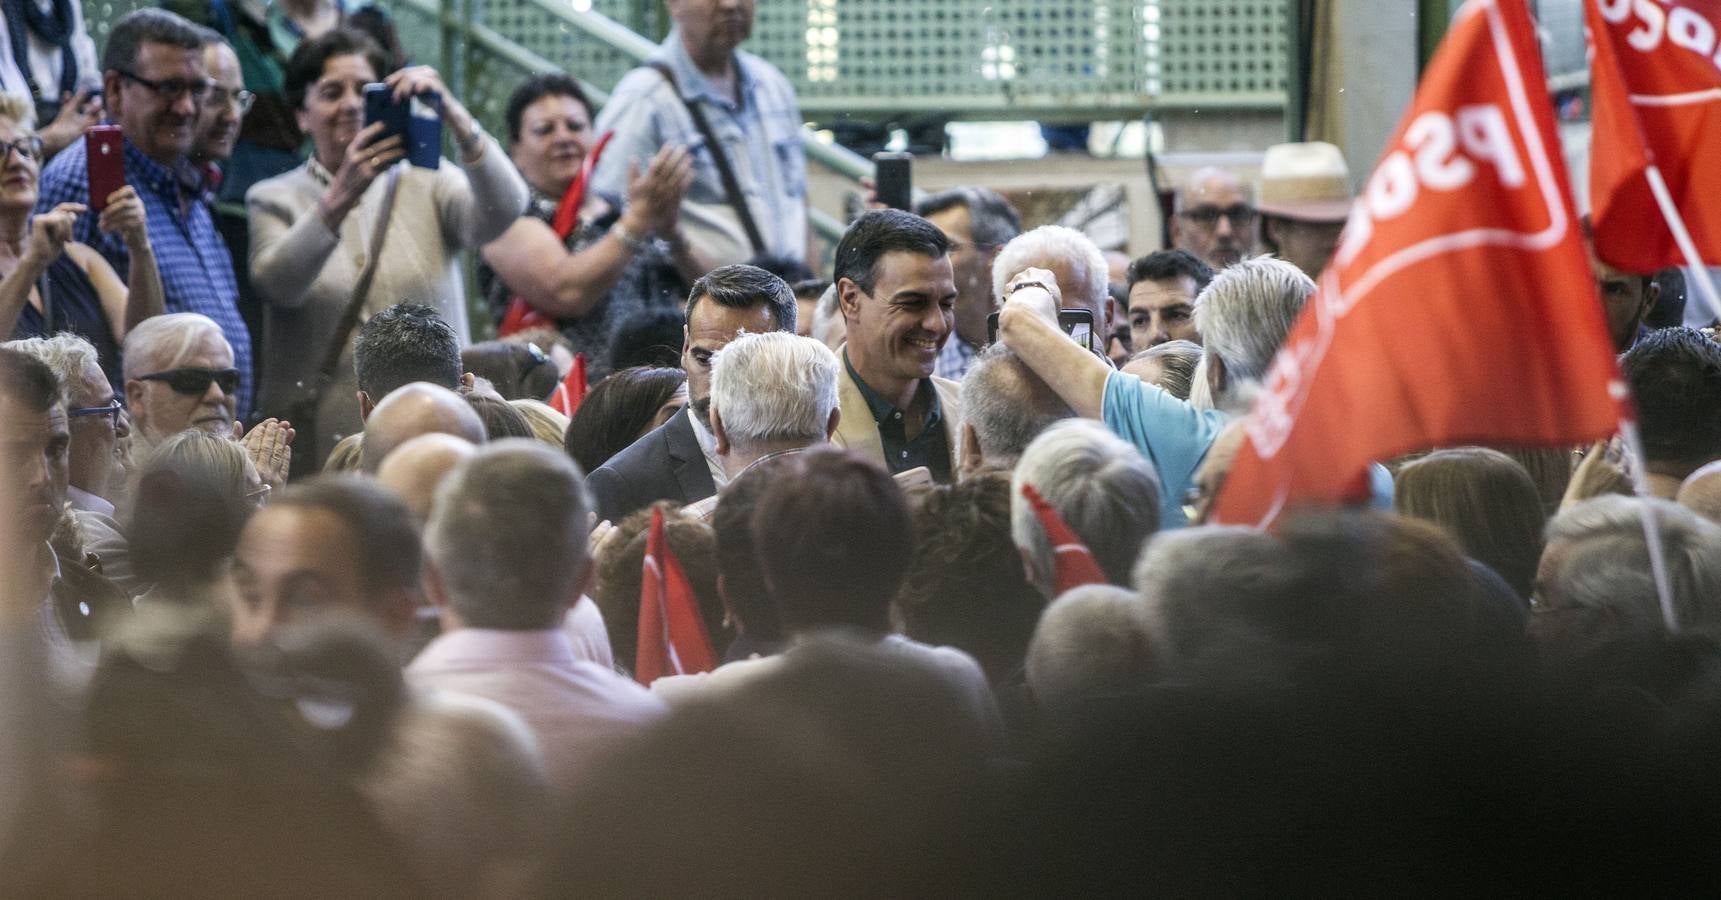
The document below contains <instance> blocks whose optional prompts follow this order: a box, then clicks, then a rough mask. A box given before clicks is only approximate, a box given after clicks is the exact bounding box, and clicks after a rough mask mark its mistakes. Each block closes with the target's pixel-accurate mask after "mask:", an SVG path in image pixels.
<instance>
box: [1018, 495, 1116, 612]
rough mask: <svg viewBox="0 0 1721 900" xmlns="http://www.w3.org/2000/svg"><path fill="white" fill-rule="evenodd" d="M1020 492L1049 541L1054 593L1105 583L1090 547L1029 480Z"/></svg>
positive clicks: (1104, 577)
mask: <svg viewBox="0 0 1721 900" xmlns="http://www.w3.org/2000/svg"><path fill="white" fill-rule="evenodd" d="M1022 496H1023V497H1026V498H1027V500H1028V505H1029V506H1032V507H1033V508H1034V515H1035V516H1036V517H1037V518H1039V520H1040V527H1041V528H1043V529H1045V530H1046V540H1047V541H1049V542H1050V543H1051V545H1052V562H1053V565H1054V566H1056V568H1057V571H1056V572H1055V573H1053V574H1054V576H1055V577H1054V578H1053V581H1054V587H1053V589H1054V590H1055V591H1057V593H1059V594H1062V593H1063V592H1065V591H1067V590H1070V589H1071V588H1079V587H1081V586H1082V585H1084V584H1106V583H1107V579H1106V574H1105V571H1104V570H1102V569H1101V568H1100V564H1099V563H1098V562H1097V561H1095V560H1094V554H1093V551H1091V550H1089V549H1088V545H1087V544H1084V543H1082V539H1081V537H1080V536H1078V535H1077V534H1076V532H1075V531H1074V530H1073V529H1071V528H1070V526H1069V523H1067V522H1065V521H1064V517H1063V516H1060V515H1058V511H1057V510H1055V509H1053V508H1052V504H1050V503H1048V502H1046V498H1045V497H1042V496H1040V492H1039V491H1038V490H1035V489H1034V486H1033V485H1031V484H1024V485H1022Z"/></svg>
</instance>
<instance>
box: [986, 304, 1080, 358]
mask: <svg viewBox="0 0 1721 900" xmlns="http://www.w3.org/2000/svg"><path fill="white" fill-rule="evenodd" d="M1058 327H1059V328H1061V329H1063V332H1064V333H1065V334H1067V335H1069V336H1070V340H1072V341H1075V342H1076V343H1078V344H1081V345H1082V346H1083V347H1086V348H1088V349H1089V350H1092V349H1093V348H1094V311H1093V310H1091V309H1082V308H1081V307H1079V306H1066V307H1062V308H1060V309H1059V310H1058ZM986 343H988V344H996V343H998V313H997V312H993V313H992V314H991V315H989V316H987V317H986Z"/></svg>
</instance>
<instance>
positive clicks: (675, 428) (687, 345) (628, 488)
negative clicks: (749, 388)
mask: <svg viewBox="0 0 1721 900" xmlns="http://www.w3.org/2000/svg"><path fill="white" fill-rule="evenodd" d="M767 331H786V332H789V333H790V334H793V333H794V331H795V295H794V293H793V292H792V291H790V290H789V285H788V283H786V282H785V281H783V279H781V278H778V277H777V276H775V275H772V274H771V273H770V272H767V271H765V270H764V269H761V268H758V267H756V266H749V265H744V264H741V265H732V266H720V267H718V268H716V269H712V270H711V271H710V272H709V273H707V274H706V275H705V277H703V278H701V279H699V280H698V281H696V282H694V283H693V288H692V290H690V291H689V292H688V295H687V325H686V327H685V328H684V329H683V330H682V345H681V367H682V368H683V369H686V370H687V396H688V400H689V403H688V406H687V410H686V412H684V413H682V414H681V415H677V416H675V417H674V418H672V419H670V420H669V421H668V422H666V423H664V424H663V425H662V426H661V427H659V428H657V429H656V430H654V431H652V432H651V433H650V434H647V435H646V436H645V437H642V438H640V439H639V440H637V441H634V442H633V444H631V445H629V446H628V448H627V449H625V450H623V451H622V452H620V453H617V454H616V455H615V456H614V457H611V458H610V460H609V462H607V463H604V464H603V465H602V466H600V467H598V469H597V470H596V471H594V472H592V473H591V477H590V478H589V479H588V481H587V485H588V486H589V487H590V488H591V491H592V496H593V497H595V498H596V499H597V506H598V516H599V518H602V519H607V520H609V521H611V522H619V521H621V518H622V517H623V516H626V515H627V514H628V513H631V512H633V511H634V510H636V509H643V508H644V507H646V506H648V505H650V504H651V503H653V502H655V501H657V500H674V501H675V502H677V503H682V504H687V503H695V502H698V501H700V500H703V499H705V498H706V497H709V496H711V495H712V494H715V493H717V489H718V488H720V487H722V486H723V485H724V484H726V483H727V482H728V480H729V478H728V476H727V475H726V474H725V473H724V471H723V464H722V462H721V461H720V460H719V458H718V455H717V438H716V435H714V434H713V433H712V431H711V418H710V415H711V366H712V361H713V360H714V359H715V358H716V356H717V354H718V352H719V351H721V350H722V349H723V348H724V347H726V346H728V345H729V342H730V341H733V340H735V339H736V338H737V337H739V336H741V335H742V334H743V333H747V334H761V333H764V332H767Z"/></svg>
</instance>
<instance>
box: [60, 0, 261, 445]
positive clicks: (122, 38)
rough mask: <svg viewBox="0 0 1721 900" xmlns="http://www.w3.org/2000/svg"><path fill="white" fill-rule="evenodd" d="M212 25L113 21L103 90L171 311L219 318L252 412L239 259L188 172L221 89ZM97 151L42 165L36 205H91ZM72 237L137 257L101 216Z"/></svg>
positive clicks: (146, 13) (121, 264)
mask: <svg viewBox="0 0 1721 900" xmlns="http://www.w3.org/2000/svg"><path fill="white" fill-rule="evenodd" d="M207 37H208V32H207V31H206V30H204V29H202V28H199V27H198V26H196V25H193V24H192V23H190V22H188V21H186V20H185V19H183V18H181V17H179V16H176V15H174V14H172V13H169V12H165V11H163V10H158V9H141V10H138V11H136V12H133V13H131V14H129V15H126V16H124V17H122V18H121V19H120V20H119V21H118V22H116V23H115V24H114V27H113V30H112V32H111V33H110V35H109V37H108V43H107V47H106V49H105V50H104V51H103V54H102V70H103V91H104V93H103V98H104V102H106V104H107V108H108V111H109V121H111V122H113V123H115V124H117V125H119V126H120V131H121V133H122V134H123V135H124V138H125V140H124V167H125V180H126V183H127V184H129V185H131V186H132V187H134V188H135V189H136V190H137V192H138V194H139V195H140V196H141V197H142V198H143V203H144V212H145V216H146V218H147V220H148V230H149V237H150V243H151V245H152V246H153V247H154V249H155V256H156V266H157V269H158V271H159V272H160V274H161V284H162V290H163V294H164V295H165V298H166V306H167V309H168V311H169V312H194V313H201V314H203V315H205V316H208V317H209V318H210V319H213V320H214V321H215V322H217V323H218V324H219V325H220V328H221V332H222V334H223V336H224V337H225V338H226V340H227V343H228V344H229V345H230V347H231V352H232V355H233V359H232V360H231V361H230V362H229V363H227V365H226V366H225V367H226V368H233V369H236V370H238V373H239V375H238V378H239V380H238V384H237V385H236V387H235V390H234V394H233V396H232V400H233V401H234V404H235V408H236V410H237V413H238V414H239V415H240V416H243V415H245V414H246V413H247V412H248V411H249V409H250V397H251V337H250V333H249V332H248V331H247V330H246V328H245V322H244V320H243V319H242V318H241V317H240V315H239V308H238V298H239V288H238V284H237V282H236V280H235V278H234V272H233V261H232V258H231V257H230V256H229V255H228V252H227V247H226V244H224V243H223V242H222V240H221V235H220V233H219V232H218V231H217V230H216V227H215V219H214V216H213V214H212V212H211V210H210V208H209V205H208V204H206V203H203V202H201V200H202V196H203V191H204V185H203V182H202V179H199V178H195V177H188V173H189V172H190V169H189V163H188V160H189V157H190V154H191V151H192V148H193V147H194V146H195V144H196V141H197V138H198V121H199V116H200V114H201V112H202V110H203V107H204V105H205V104H206V103H208V102H210V101H211V95H212V94H213V93H214V92H215V89H216V85H215V82H214V80H212V79H211V78H210V77H209V73H208V70H207V68H206V66H205V63H204V56H203V50H204V43H205V41H206V39H207ZM89 200H90V198H89V158H88V153H87V151H86V148H85V145H84V144H83V143H81V142H74V143H73V145H72V146H71V147H68V148H67V149H66V150H65V152H63V153H61V154H60V155H59V156H57V157H55V158H54V159H53V161H52V162H50V163H49V164H48V166H47V168H46V169H44V170H43V172H42V178H41V191H40V196H39V198H38V200H37V206H36V209H37V211H38V212H44V211H47V210H51V209H53V208H54V207H56V206H58V205H59V204H61V203H82V204H85V205H88V204H89ZM73 238H74V239H75V240H77V241H79V242H81V243H84V244H87V245H89V246H90V247H93V248H95V249H96V250H97V251H99V252H100V253H101V254H102V255H103V256H104V257H106V258H107V260H108V262H109V263H111V264H112V265H113V267H114V270H115V271H117V272H125V271H128V266H129V259H130V255H129V252H128V250H127V248H126V246H125V243H124V242H123V241H122V240H120V239H119V238H118V237H117V236H113V235H104V234H101V233H100V232H99V231H98V230H97V227H96V217H95V216H93V215H86V216H81V217H79V219H78V222H77V224H76V225H75V226H74V230H73Z"/></svg>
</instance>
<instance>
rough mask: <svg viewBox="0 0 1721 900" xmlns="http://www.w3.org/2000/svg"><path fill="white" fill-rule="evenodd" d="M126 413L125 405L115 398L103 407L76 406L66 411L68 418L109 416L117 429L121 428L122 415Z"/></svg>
mask: <svg viewBox="0 0 1721 900" xmlns="http://www.w3.org/2000/svg"><path fill="white" fill-rule="evenodd" d="M124 412H125V403H123V402H122V401H121V400H120V398H118V397H115V398H113V399H112V400H109V401H108V402H106V403H104V404H102V405H101V406H75V407H73V408H71V409H68V410H66V417H67V418H71V419H81V418H83V417H85V416H107V417H109V418H110V419H112V420H113V425H114V427H115V428H118V427H119V424H120V415H121V414H123V413H124Z"/></svg>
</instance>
